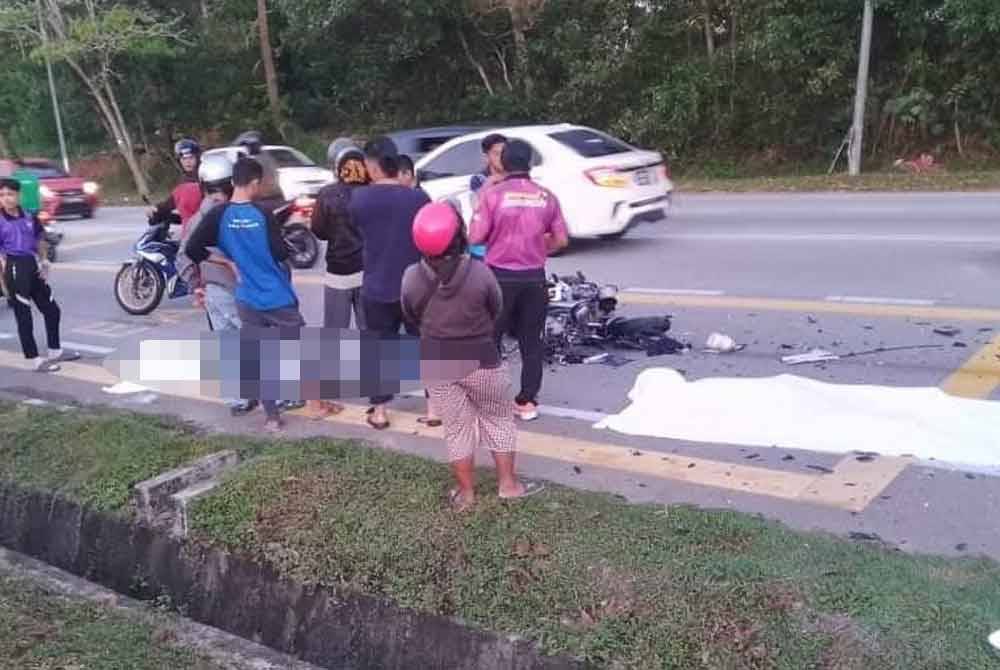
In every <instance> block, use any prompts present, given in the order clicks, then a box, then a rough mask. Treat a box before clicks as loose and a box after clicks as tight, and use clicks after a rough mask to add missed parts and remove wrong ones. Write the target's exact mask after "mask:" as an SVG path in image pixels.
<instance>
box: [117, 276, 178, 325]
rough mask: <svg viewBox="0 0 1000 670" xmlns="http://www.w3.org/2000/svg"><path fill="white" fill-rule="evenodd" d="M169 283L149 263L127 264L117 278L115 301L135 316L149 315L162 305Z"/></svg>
mask: <svg viewBox="0 0 1000 670" xmlns="http://www.w3.org/2000/svg"><path fill="white" fill-rule="evenodd" d="M166 288H167V282H166V280H165V279H164V278H163V275H162V274H161V273H160V271H159V270H157V269H156V268H155V267H153V266H152V265H149V264H148V263H127V264H125V265H123V266H122V269H121V270H119V271H118V275H117V276H116V277H115V299H116V300H117V301H118V305H119V306H120V307H121V308H122V309H123V310H125V311H126V312H128V313H129V314H131V315H133V316H144V315H146V314H149V313H150V312H152V311H153V310H154V309H156V308H157V307H158V306H159V305H160V301H161V300H163V292H164V291H165V290H166Z"/></svg>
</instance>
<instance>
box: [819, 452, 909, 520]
mask: <svg viewBox="0 0 1000 670" xmlns="http://www.w3.org/2000/svg"><path fill="white" fill-rule="evenodd" d="M909 465H910V460H909V459H906V458H896V457H893V456H879V457H877V458H875V460H874V461H870V462H862V461H859V460H858V459H857V456H847V457H846V458H844V459H843V460H842V461H840V463H838V464H837V465H836V467H834V468H833V474H832V475H826V476H825V477H817V478H816V480H815V481H814V482H813V483H812V484H811V485H810V486H809V487H808V488H807V489H806V490H805V492H804V493H803V495H802V496H801V499H802V500H805V501H807V502H811V503H815V504H818V505H827V506H830V507H840V508H843V509H847V510H850V511H852V512H861V511H863V510H864V509H865V508H866V507H868V505H869V504H870V503H871V501H872V500H874V499H875V498H876V497H877V496H879V495H881V494H882V491H884V490H885V489H886V488H887V487H888V486H889V484H891V483H892V482H893V481H895V480H896V477H898V476H899V475H900V474H901V473H902V472H903V470H905V469H906V468H907V467H908V466H909Z"/></svg>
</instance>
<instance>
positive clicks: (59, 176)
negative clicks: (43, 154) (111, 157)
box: [0, 158, 100, 219]
mask: <svg viewBox="0 0 1000 670" xmlns="http://www.w3.org/2000/svg"><path fill="white" fill-rule="evenodd" d="M0 162H6V161H0ZM11 167H13V169H15V170H16V169H23V170H27V171H28V172H30V173H32V174H33V175H35V176H36V177H38V182H39V187H40V190H41V194H40V195H41V197H42V211H43V212H45V213H46V214H48V215H49V216H51V217H53V218H54V217H60V216H79V217H82V218H84V219H90V218H92V217H93V216H94V212H95V211H97V206H98V203H99V201H98V197H97V196H98V193H99V192H100V186H99V185H98V184H97V182H94V181H90V180H88V179H84V178H82V177H73V176H72V175H68V174H66V172H65V171H64V170H63V169H62V167H60V166H59V165H58V164H57V163H53V162H52V161H48V160H44V159H28V158H26V159H22V160H20V161H18V162H17V163H16V164H15V165H13V166H11ZM11 171H12V170H11ZM3 172H7V170H4V169H3V166H0V173H3ZM8 173H9V172H8Z"/></svg>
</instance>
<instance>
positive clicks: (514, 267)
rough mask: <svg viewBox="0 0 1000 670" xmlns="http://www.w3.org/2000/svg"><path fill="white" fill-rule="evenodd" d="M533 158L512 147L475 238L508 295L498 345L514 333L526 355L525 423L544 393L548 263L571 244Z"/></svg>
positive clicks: (521, 407)
mask: <svg viewBox="0 0 1000 670" xmlns="http://www.w3.org/2000/svg"><path fill="white" fill-rule="evenodd" d="M531 155H532V149H531V146H530V145H529V144H528V143H527V142H524V141H522V140H511V141H509V142H508V143H507V145H506V146H505V147H504V150H503V159H502V160H503V167H504V170H505V172H506V173H507V176H506V178H504V179H503V180H502V181H500V182H498V183H497V184H496V185H494V186H491V187H489V188H487V189H484V191H483V192H482V193H481V194H480V196H479V204H478V206H477V208H476V213H475V216H474V217H473V219H472V225H471V227H470V228H471V230H470V237H469V242H470V244H485V245H486V264H487V265H489V267H490V269H492V270H493V274H494V275H496V278H497V281H498V282H499V283H500V289H501V291H502V292H503V309H502V311H501V313H500V318H499V319H498V320H497V340H498V343H499V340H500V339H501V338H502V337H503V335H504V334H505V333H511V334H512V335H514V336H515V337H516V338H517V341H518V346H519V348H520V350H521V392H520V393H518V395H517V398H516V400H515V403H516V410H517V416H518V417H519V418H521V419H523V420H525V421H531V420H533V419H536V418H538V393H539V391H540V390H541V388H542V367H543V365H544V360H543V357H544V351H543V346H542V334H543V332H544V329H545V310H546V306H547V304H548V291H547V290H546V287H545V281H546V274H545V260H546V258H547V257H548V255H549V254H550V253H552V252H554V251H558V250H559V249H562V248H563V247H565V246H566V245H567V244H569V234H568V233H567V231H566V221H565V220H564V219H563V215H562V209H561V208H560V207H559V200H558V199H557V198H556V196H555V195H554V194H553V193H552V192H550V191H549V190H548V189H545V188H543V187H542V186H539V185H538V184H536V183H535V182H533V181H532V180H531V177H530V175H529V173H530V171H531Z"/></svg>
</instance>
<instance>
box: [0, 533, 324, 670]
mask: <svg viewBox="0 0 1000 670" xmlns="http://www.w3.org/2000/svg"><path fill="white" fill-rule="evenodd" d="M0 575H3V576H7V577H13V578H15V579H20V580H24V581H28V582H31V583H33V584H36V585H37V586H38V587H39V588H41V589H42V590H43V591H45V592H47V593H52V594H54V595H59V596H63V597H66V598H69V599H71V600H76V601H86V602H90V603H94V604H97V605H101V606H104V607H108V608H111V609H114V610H116V611H117V612H120V613H122V614H124V615H125V616H126V617H128V618H130V619H132V620H138V621H140V622H142V623H147V624H151V625H154V626H155V627H156V628H158V629H161V630H163V629H166V630H167V631H169V632H170V633H171V634H172V635H171V636H168V639H171V640H172V642H171V644H173V645H174V646H177V647H183V648H186V649H190V650H192V651H194V652H196V653H198V654H200V655H202V656H205V657H207V658H209V659H210V660H212V661H213V662H215V663H217V664H218V665H220V666H222V667H224V668H240V669H243V668H253V670H319V666H316V665H312V664H310V663H305V662H303V661H298V660H296V659H294V658H292V657H291V656H288V655H286V654H279V653H277V652H276V651H274V650H272V649H268V648H267V647H264V646H261V645H259V644H254V643H252V642H248V641H247V640H244V639H243V638H241V637H236V636H235V635H230V634H228V633H224V632H222V631H221V630H218V629H217V628H212V627H210V626H203V625H202V624H199V623H195V622H194V621H191V620H189V619H185V618H183V617H177V616H174V617H164V618H159V617H155V616H153V613H152V612H150V610H149V607H148V605H146V604H143V603H141V602H139V601H137V600H133V599H132V598H129V597H127V596H121V595H119V594H117V593H115V592H113V591H109V590H107V589H105V588H102V587H100V586H98V585H97V584H93V583H91V582H88V581H86V580H84V579H80V578H79V577H75V576H73V575H71V574H69V573H67V572H64V571H62V570H60V569H58V568H53V567H52V566H50V565H47V564H45V563H42V562H41V561H37V560H35V559H33V558H30V557H28V556H25V555H24V554H19V553H17V552H14V551H9V550H7V549H3V548H0Z"/></svg>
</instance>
